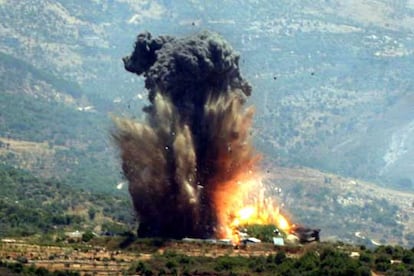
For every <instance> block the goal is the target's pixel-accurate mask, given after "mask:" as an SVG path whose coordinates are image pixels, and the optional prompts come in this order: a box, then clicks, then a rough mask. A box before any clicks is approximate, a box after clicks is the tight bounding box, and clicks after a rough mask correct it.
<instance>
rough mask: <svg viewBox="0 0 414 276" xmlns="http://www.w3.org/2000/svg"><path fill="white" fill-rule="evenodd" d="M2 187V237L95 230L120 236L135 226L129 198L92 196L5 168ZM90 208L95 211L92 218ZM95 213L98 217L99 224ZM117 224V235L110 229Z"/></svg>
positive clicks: (1, 173)
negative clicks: (97, 228) (111, 232)
mask: <svg viewBox="0 0 414 276" xmlns="http://www.w3.org/2000/svg"><path fill="white" fill-rule="evenodd" d="M0 183H1V186H2V189H0V237H4V236H29V235H33V234H39V233H43V234H47V233H51V232H56V231H58V230H64V229H68V230H70V229H72V230H75V229H78V230H82V229H93V228H94V227H96V226H100V227H101V228H102V230H105V231H114V233H119V232H124V231H128V229H129V228H130V227H131V224H133V216H132V214H131V209H132V207H131V206H130V204H129V201H128V199H127V197H124V198H121V197H117V196H112V195H105V194H98V193H94V194H91V193H90V192H87V191H84V190H76V189H73V188H71V187H70V186H68V185H67V184H65V183H62V182H60V181H57V180H42V179H39V178H36V177H34V176H32V175H31V174H30V173H28V172H26V171H22V170H18V169H14V168H11V167H8V166H5V165H0ZM88 208H93V209H94V213H95V215H94V217H93V218H91V216H90V212H88V211H87V210H88ZM83 210H85V211H83ZM89 210H91V209H89ZM96 213H99V217H100V219H99V220H98V216H97V215H96ZM114 224H115V225H116V226H117V228H116V231H115V230H113V229H114V227H113V226H112V228H110V227H111V225H114ZM85 238H89V237H88V236H86V237H85Z"/></svg>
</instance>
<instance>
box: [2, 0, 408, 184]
mask: <svg viewBox="0 0 414 276" xmlns="http://www.w3.org/2000/svg"><path fill="white" fill-rule="evenodd" d="M216 6H217V5H216V3H215V1H212V2H208V3H203V4H200V3H198V2H197V1H181V2H180V3H175V4H171V3H169V2H168V1H167V2H166V1H133V0H131V1H121V0H115V1H99V2H97V1H79V0H71V1H38V0H26V1H19V3H18V4H15V3H14V2H12V1H2V2H1V4H0V16H1V18H2V19H4V20H2V21H3V22H4V23H3V24H2V25H1V28H2V29H1V30H2V31H1V32H0V36H1V37H0V51H1V52H3V54H2V56H3V61H2V62H1V63H2V65H3V66H2V67H3V69H2V71H3V72H7V74H10V72H12V70H10V68H8V67H7V69H5V67H4V66H9V65H7V64H4V57H5V56H6V55H7V56H8V60H12V59H13V58H14V59H18V60H19V61H20V63H22V62H25V63H26V64H29V66H25V68H26V69H28V71H31V72H34V73H32V75H31V76H30V77H28V78H27V80H25V81H22V85H23V84H24V85H25V86H24V87H22V88H21V90H22V91H26V93H29V94H31V95H32V96H33V94H36V95H37V97H41V95H42V94H44V93H45V92H40V91H43V90H51V91H52V92H50V93H51V94H53V97H54V98H55V99H56V98H59V99H60V101H66V102H68V101H72V102H73V101H75V102H78V104H81V105H82V107H85V106H94V108H95V109H96V110H97V111H98V112H99V113H100V112H103V113H102V114H100V115H99V116H102V115H103V116H106V114H105V113H106V112H108V111H110V112H114V113H115V114H125V115H129V116H142V114H141V113H140V108H141V107H142V106H143V105H144V104H145V98H146V96H145V94H146V92H145V91H143V80H142V79H139V78H136V77H134V76H132V75H130V74H128V73H126V72H125V71H124V70H123V68H122V67H123V66H122V63H121V57H122V56H125V55H127V54H128V53H129V52H130V51H131V46H132V44H133V41H134V37H135V36H136V34H137V33H138V32H139V31H140V30H149V31H151V32H153V33H154V34H171V35H183V34H186V33H187V34H188V33H192V32H195V31H199V30H203V29H210V30H213V31H217V32H219V33H221V34H222V35H223V36H224V37H225V38H226V39H227V40H229V41H230V42H231V44H232V45H233V46H234V48H235V49H237V50H238V51H240V53H241V57H242V62H241V66H242V70H243V71H244V72H245V74H246V76H247V79H249V80H250V81H251V82H252V84H253V87H254V93H253V96H252V103H254V105H255V106H256V110H257V112H256V120H255V139H256V141H257V145H258V146H259V148H260V149H261V150H262V151H264V152H265V153H266V155H270V156H277V157H278V159H279V162H280V163H281V164H285V165H295V164H300V165H303V166H311V167H313V168H316V169H323V170H328V171H331V172H335V173H338V174H342V175H347V176H352V177H357V178H363V179H369V180H371V181H375V182H377V183H379V184H381V185H386V186H389V187H394V188H398V189H412V188H413V184H412V183H413V178H414V176H413V175H412V170H411V169H410V168H411V167H412V165H413V164H412V162H413V161H412V160H413V159H412V158H410V156H412V154H413V152H412V151H413V149H414V146H413V140H412V139H411V138H410V137H412V135H411V134H412V131H413V127H412V122H413V120H414V118H413V117H412V112H411V110H412V103H413V98H412V91H411V87H412V85H413V84H412V79H411V77H410V76H411V75H412V68H411V66H410V64H412V58H413V50H414V48H413V47H414V44H413V42H412V41H413V40H412V39H413V37H414V36H413V29H412V24H410V22H411V21H412V20H413V17H412V10H413V6H412V5H410V4H409V3H408V2H407V3H406V4H401V5H397V4H395V3H394V2H392V1H380V0H376V1H362V2H361V3H359V4H358V5H356V6H354V5H349V4H347V3H342V2H341V1H329V2H326V1H316V2H303V1H293V2H292V1H279V2H278V3H276V4H274V3H270V2H266V1H265V2H263V1H262V2H254V1H242V2H241V3H240V4H238V5H237V7H236V6H235V5H234V3H233V2H232V1H224V2H223V1H222V2H220V8H219V9H218V8H217V7H216ZM375 7H381V8H380V9H377V8H375ZM363 15H366V16H363ZM399 18H402V20H399ZM175 26H179V28H176V27H175ZM14 63H16V64H18V63H19V62H15V61H14ZM37 72H41V73H40V74H39V73H37ZM26 74H27V73H24V74H19V75H17V76H21V78H22V79H26V77H25V75H26ZM36 78H38V79H39V81H40V83H39V81H38V83H33V80H32V79H36ZM7 79H9V80H13V79H14V80H16V76H15V77H10V76H7ZM17 79H18V77H17ZM45 85H46V86H47V87H45ZM34 87H36V89H35V90H36V91H37V92H36V93H31V92H28V91H29V90H33V89H34ZM9 88H10V87H5V88H3V90H4V89H5V90H8V91H10V89H9ZM13 90H16V88H13ZM50 93H49V94H50ZM50 97H51V95H49V96H48V98H50ZM106 119H107V118H105V120H106ZM85 129H86V128H85ZM59 133H60V132H59ZM26 140H27V139H26ZM29 140H30V139H29Z"/></svg>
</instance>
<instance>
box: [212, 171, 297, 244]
mask: <svg viewBox="0 0 414 276" xmlns="http://www.w3.org/2000/svg"><path fill="white" fill-rule="evenodd" d="M221 187H227V189H222V190H220V191H218V192H217V193H216V195H215V200H216V202H215V206H216V211H217V218H218V225H219V228H218V229H217V230H218V231H217V236H218V238H228V239H232V241H233V243H235V244H238V243H239V242H240V237H239V233H238V230H239V229H238V228H239V227H241V226H243V225H252V224H262V225H266V224H267V225H268V224H273V225H275V226H276V227H277V228H278V229H280V230H282V231H285V232H287V231H288V230H289V228H290V223H289V222H288V220H287V219H286V218H285V217H284V216H283V215H281V214H280V212H279V207H278V206H277V204H275V202H274V201H273V200H272V198H270V197H266V196H265V189H264V187H263V184H262V181H261V178H260V175H258V174H257V173H253V172H251V171H248V172H245V173H242V174H240V175H238V176H237V178H236V179H235V180H234V181H232V182H229V183H225V185H221Z"/></svg>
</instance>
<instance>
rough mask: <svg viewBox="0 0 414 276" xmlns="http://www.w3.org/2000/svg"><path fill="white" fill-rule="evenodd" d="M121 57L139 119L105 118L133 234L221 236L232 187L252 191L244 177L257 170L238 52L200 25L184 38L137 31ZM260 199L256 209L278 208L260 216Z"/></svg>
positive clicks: (232, 201)
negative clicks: (132, 77) (137, 92)
mask: <svg viewBox="0 0 414 276" xmlns="http://www.w3.org/2000/svg"><path fill="white" fill-rule="evenodd" d="M123 61H124V65H125V69H126V70H127V71H129V72H132V73H135V74H137V75H139V76H143V77H144V78H145V87H146V89H147V90H148V92H149V93H148V99H149V103H150V104H149V105H148V106H146V107H145V108H144V111H145V112H146V121H145V122H136V121H133V120H130V119H126V118H115V119H114V121H115V125H116V127H115V129H114V131H113V137H114V140H115V142H116V144H117V146H118V147H119V149H120V155H121V159H122V168H123V172H124V175H125V177H126V179H127V180H128V182H129V192H130V194H131V197H132V200H133V204H134V207H135V210H136V212H137V216H138V219H139V229H138V235H139V236H141V237H142V236H144V237H147V236H159V237H170V238H177V239H181V238H184V237H195V238H212V237H215V238H229V235H231V234H228V232H229V230H228V225H229V224H231V223H232V222H233V221H234V218H235V216H234V214H235V213H236V211H237V210H235V209H234V208H235V207H236V206H237V207H242V206H239V205H241V200H240V199H241V197H242V194H243V193H242V192H243V191H241V187H247V186H249V187H250V188H253V189H255V190H257V187H256V186H254V185H253V186H252V185H251V183H253V182H254V181H256V179H258V175H257V173H256V172H257V168H256V167H257V161H258V160H259V155H258V154H257V153H256V152H255V151H254V149H253V147H252V144H251V141H250V135H249V129H250V126H251V121H252V118H253V109H252V108H251V107H249V108H245V107H244V104H245V102H246V99H247V97H248V96H250V94H251V91H252V88H251V86H250V84H249V83H248V82H247V81H246V80H245V79H244V78H243V77H242V75H241V73H240V70H239V55H238V54H237V53H235V52H234V50H233V49H232V47H231V46H230V45H229V43H228V42H226V41H225V40H224V39H223V38H222V37H220V36H219V35H218V34H215V33H211V32H207V31H206V32H202V33H199V34H195V35H193V36H189V37H184V38H176V37H171V36H159V37H152V35H151V34H150V33H148V32H145V33H141V34H139V35H138V36H137V40H136V43H135V47H134V50H133V52H132V54H131V55H130V56H127V57H125V58H124V59H123ZM255 183H256V182H255ZM236 195H237V197H236ZM268 205H269V202H267V201H266V202H265V203H263V204H262V207H261V208H260V214H261V216H260V218H270V217H272V218H273V217H274V216H276V217H277V216H278V215H279V213H278V209H277V210H276V211H277V212H275V213H274V214H273V215H272V216H264V215H263V211H262V210H270V208H269V207H268ZM272 210H274V209H272Z"/></svg>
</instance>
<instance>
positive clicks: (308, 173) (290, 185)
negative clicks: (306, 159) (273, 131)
mask: <svg viewBox="0 0 414 276" xmlns="http://www.w3.org/2000/svg"><path fill="white" fill-rule="evenodd" d="M267 166H268V165H267ZM263 181H264V182H265V183H267V186H268V187H269V191H270V193H271V194H273V195H274V196H275V197H276V198H278V201H279V203H280V204H281V206H282V207H281V210H282V212H284V213H287V216H288V218H290V220H291V222H292V223H299V224H303V225H306V226H309V227H312V228H320V229H322V232H321V236H322V239H323V240H341V241H344V242H351V243H356V244H365V245H368V246H369V245H377V244H398V245H405V246H407V247H412V246H414V235H413V232H412V229H413V227H414V220H413V218H414V193H409V192H399V191H396V190H393V189H386V188H379V187H378V186H377V185H375V184H373V183H369V182H366V181H362V180H358V179H354V178H345V177H341V176H338V175H334V174H331V173H323V172H320V171H318V170H313V169H309V168H304V167H298V168H286V167H276V166H269V167H268V169H267V173H266V175H265V176H264V180H263Z"/></svg>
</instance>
